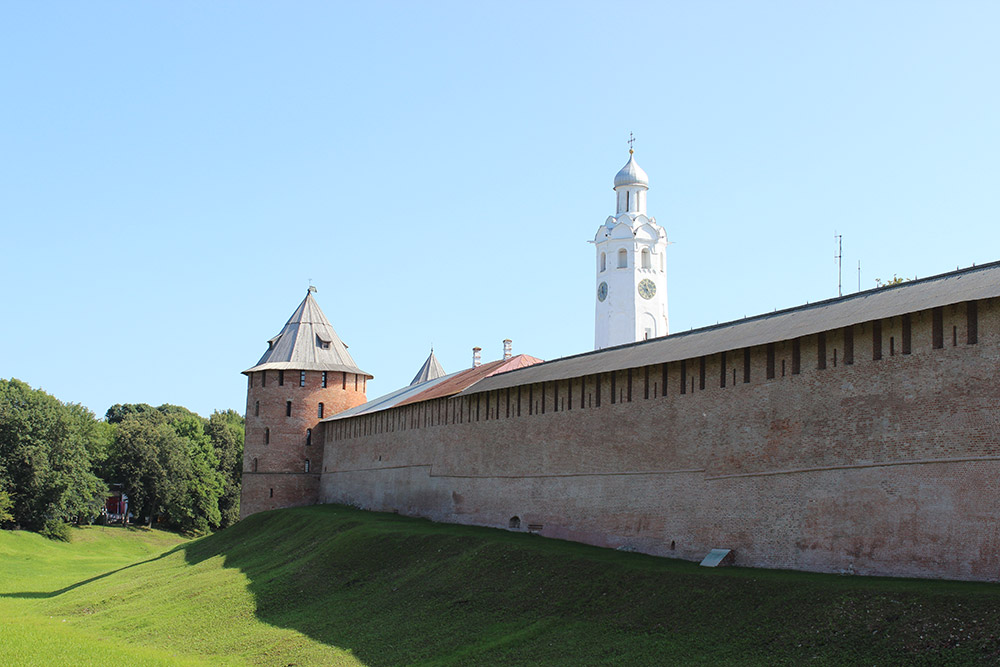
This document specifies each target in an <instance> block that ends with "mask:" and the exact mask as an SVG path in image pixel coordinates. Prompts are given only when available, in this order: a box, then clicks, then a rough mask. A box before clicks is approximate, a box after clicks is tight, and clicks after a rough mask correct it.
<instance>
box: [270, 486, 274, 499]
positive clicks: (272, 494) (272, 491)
mask: <svg viewBox="0 0 1000 667" xmlns="http://www.w3.org/2000/svg"><path fill="white" fill-rule="evenodd" d="M271 497H272V498H274V488H273V487H272V488H271Z"/></svg>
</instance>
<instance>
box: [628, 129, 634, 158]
mask: <svg viewBox="0 0 1000 667" xmlns="http://www.w3.org/2000/svg"><path fill="white" fill-rule="evenodd" d="M627 143H628V154H629V155H631V154H632V144H634V143H635V137H634V136H632V133H631V132H629V133H628V142H627Z"/></svg>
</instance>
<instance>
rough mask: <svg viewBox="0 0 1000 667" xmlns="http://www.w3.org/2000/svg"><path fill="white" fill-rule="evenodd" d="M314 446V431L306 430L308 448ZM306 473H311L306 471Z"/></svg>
mask: <svg viewBox="0 0 1000 667" xmlns="http://www.w3.org/2000/svg"><path fill="white" fill-rule="evenodd" d="M311 444H313V430H312V429H311V428H307V429H306V447H308V446H309V445H311ZM306 472H309V471H308V470H306Z"/></svg>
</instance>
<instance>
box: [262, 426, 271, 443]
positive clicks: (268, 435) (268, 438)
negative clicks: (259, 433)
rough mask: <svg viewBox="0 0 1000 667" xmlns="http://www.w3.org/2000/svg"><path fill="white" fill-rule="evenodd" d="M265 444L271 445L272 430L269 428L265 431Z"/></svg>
mask: <svg viewBox="0 0 1000 667" xmlns="http://www.w3.org/2000/svg"><path fill="white" fill-rule="evenodd" d="M264 444H265V445H270V444H271V429H269V428H265V429H264Z"/></svg>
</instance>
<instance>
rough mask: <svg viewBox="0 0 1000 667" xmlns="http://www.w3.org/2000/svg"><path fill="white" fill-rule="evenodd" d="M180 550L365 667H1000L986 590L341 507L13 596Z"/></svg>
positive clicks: (301, 512)
mask: <svg viewBox="0 0 1000 667" xmlns="http://www.w3.org/2000/svg"><path fill="white" fill-rule="evenodd" d="M177 553H182V554H183V557H184V559H185V563H187V564H188V565H195V564H198V563H201V562H203V561H205V560H207V559H212V558H221V559H222V566H223V567H224V568H232V569H236V570H238V571H239V572H240V573H241V574H242V575H243V576H244V577H245V578H246V581H247V582H248V583H247V586H248V590H249V592H250V593H251V594H252V595H253V598H254V603H255V605H256V610H255V615H256V619H257V620H258V621H260V622H262V623H266V624H269V625H272V626H275V627H280V628H287V629H292V630H295V631H298V632H300V633H302V634H304V635H306V636H308V637H310V638H311V639H313V640H315V641H317V642H319V643H321V644H324V645H327V646H330V647H335V648H338V649H346V650H350V652H351V654H352V655H353V656H354V657H356V658H357V659H358V660H359V661H360V662H362V663H364V664H365V665H368V666H370V667H382V666H389V665H406V664H421V665H435V664H442V665H443V664H448V665H459V664H460V665H467V664H483V665H494V664H546V665H591V664H622V665H647V664H648V665H662V664H719V663H722V664H737V663H738V664H799V663H803V662H810V661H811V662H820V663H827V664H845V663H870V664H872V663H873V664H899V663H903V662H905V663H907V664H940V663H942V662H950V663H954V664H959V663H961V664H996V662H997V660H998V657H1000V605H998V604H996V600H997V599H1000V595H998V593H1000V586H996V585H992V584H975V583H966V582H935V581H926V580H906V579H888V578H864V577H843V576H835V575H822V574H811V573H802V572H787V571H775V570H750V569H744V568H724V569H718V570H709V569H706V568H699V567H698V566H697V565H696V564H693V563H689V562H685V561H677V560H670V559H665V558H654V557H651V556H645V555H642V554H634V553H622V552H616V551H614V550H609V549H600V548H597V547H590V546H586V545H582V544H576V543H571V542H562V541H559V540H550V539H545V538H540V537H537V536H534V535H528V534H524V533H512V532H508V531H503V530H495V529H489V528H478V527H472V526H457V525H448V524H435V523H432V522H429V521H424V520H419V519H411V518H406V517H401V516H397V515H392V514H383V513H373V512H362V511H359V510H355V509H352V508H348V507H343V506H336V505H324V506H317V507H306V508H297V509H290V510H277V511H272V512H265V513H261V514H258V515H254V516H252V517H249V518H248V519H246V520H244V521H241V522H240V523H239V524H237V525H236V526H233V527H232V528H229V529H227V530H225V531H221V532H219V533H216V534H214V535H210V536H208V537H205V538H202V539H199V540H195V541H193V542H189V543H186V544H183V545H180V546H177V547H175V548H173V549H171V550H169V551H167V552H165V553H163V554H161V555H159V556H157V557H155V558H150V559H147V560H144V561H141V562H138V563H134V564H131V565H128V566H126V567H122V568H119V569H116V570H113V571H110V572H106V573H103V574H101V575H98V576H95V577H91V578H89V579H86V580H84V581H80V582H77V583H74V584H72V585H70V586H67V587H64V588H62V589H59V590H56V591H50V592H25V593H9V594H6V595H4V596H3V597H21V598H49V597H55V596H58V595H60V594H62V593H65V592H67V591H71V590H73V589H75V588H79V587H81V586H84V585H86V584H89V583H92V582H95V581H98V580H100V579H103V578H106V577H109V576H111V575H114V574H117V573H120V572H123V571H126V570H130V569H132V568H135V567H138V566H140V565H146V564H149V563H153V562H155V561H158V560H160V559H163V558H166V557H167V556H170V555H172V554H177ZM202 569H204V568H202ZM218 594H219V595H220V596H222V597H225V595H226V591H221V590H220V591H219V593H218ZM216 620H217V622H219V623H226V620H227V619H226V618H224V617H219V618H218V619H216ZM250 643H252V642H250ZM275 650H276V651H277V650H278V649H277V648H276V649H275ZM267 655H269V656H270V657H272V658H273V657H275V655H274V654H273V653H269V654H267ZM285 657H287V658H292V659H294V658H295V657H296V656H293V655H289V656H283V657H282V659H284V658H285ZM291 661H295V662H297V660H291Z"/></svg>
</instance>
